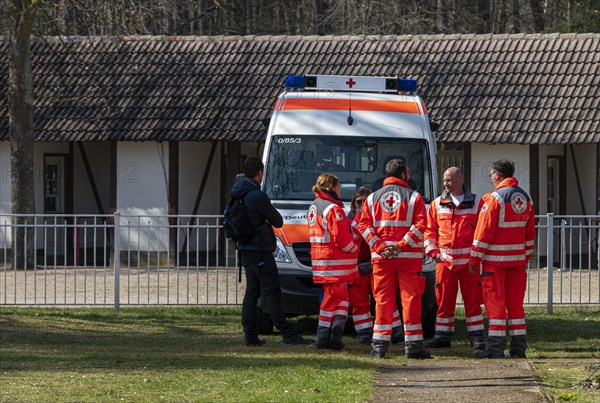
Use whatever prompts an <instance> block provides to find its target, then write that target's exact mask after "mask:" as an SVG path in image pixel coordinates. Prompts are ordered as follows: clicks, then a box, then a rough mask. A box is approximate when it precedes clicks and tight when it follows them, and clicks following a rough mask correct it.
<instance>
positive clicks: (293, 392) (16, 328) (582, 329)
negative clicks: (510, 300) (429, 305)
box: [0, 307, 600, 402]
mask: <svg viewBox="0 0 600 403" xmlns="http://www.w3.org/2000/svg"><path fill="white" fill-rule="evenodd" d="M240 312H241V311H240V309H239V308H237V307H233V308H231V307H228V308H222V307H221V308H219V307H207V308H205V307H197V308H173V307H166V308H154V307H148V308H146V307H144V308H123V309H121V310H120V311H119V312H118V313H115V312H114V311H112V310H111V309H108V308H64V309H61V308H0V342H1V345H0V374H1V376H0V400H2V401H53V402H54V401H107V400H109V401H159V400H167V401H293V402H296V401H367V400H369V399H371V396H372V387H373V381H372V380H373V376H374V375H375V374H376V372H377V370H378V366H379V365H380V363H381V361H380V360H376V359H372V358H370V357H369V356H368V352H369V347H367V346H361V345H359V344H358V343H357V342H356V341H355V340H353V339H351V336H347V337H346V338H345V339H346V340H345V342H346V345H347V348H346V350H345V351H343V352H341V353H339V352H331V351H317V350H316V349H315V348H314V347H312V346H311V347H300V346H282V345H281V337H280V336H279V335H277V334H275V335H270V336H265V339H266V340H267V342H268V344H267V345H266V346H264V347H244V346H243V345H242V330H241V325H240ZM527 314H528V332H529V344H530V349H529V350H528V357H529V358H530V359H532V360H533V361H534V363H535V362H539V363H540V364H539V365H538V364H535V365H536V371H537V372H538V374H539V375H540V376H541V377H542V379H543V380H544V382H546V383H548V384H553V385H555V386H571V385H572V384H573V383H575V381H576V379H578V380H579V381H581V380H583V379H584V378H585V377H586V376H588V375H589V374H590V373H591V371H592V370H593V365H592V364H590V360H587V362H583V360H578V359H579V358H588V359H589V358H593V356H596V357H599V356H600V307H559V308H556V310H555V314H554V315H552V316H548V315H546V314H544V308H542V307H530V308H528V310H527ZM294 323H295V324H296V326H297V327H298V328H300V329H301V330H302V331H303V332H304V333H305V335H306V336H310V337H314V336H313V335H314V333H315V329H316V318H312V317H311V318H296V319H294ZM348 327H350V326H348ZM471 357H472V349H471V348H470V347H469V346H468V345H467V342H466V337H465V334H464V318H461V319H459V320H457V334H456V337H455V341H454V344H453V348H452V349H450V350H444V352H443V353H438V354H437V358H436V359H438V360H448V359H463V358H471ZM553 358H565V359H567V360H566V361H565V362H566V363H567V364H568V365H569V368H567V369H568V370H566V371H565V372H564V373H563V372H561V371H562V370H563V369H565V365H562V364H560V363H558V364H557V363H556V360H550V361H551V362H550V363H547V362H545V360H546V359H553ZM389 360H392V361H403V360H404V358H403V356H402V347H401V345H399V346H393V347H392V349H391V351H390V354H389ZM578 361H582V362H581V365H579V366H577V364H576V363H577V362H578ZM573 362H575V364H573ZM597 362H598V361H596V363H597ZM557 365H558V367H557ZM577 371H579V372H577ZM561 374H562V375H561ZM593 381H594V379H591V382H588V383H587V384H586V386H585V387H583V388H582V387H578V389H577V390H575V389H572V388H571V389H568V390H567V389H566V388H565V389H561V388H554V389H552V388H550V389H549V390H550V391H551V392H552V393H553V394H554V396H555V397H556V398H557V399H558V398H562V399H563V400H565V399H566V400H577V401H595V400H594V399H600V393H598V389H597V388H594V387H593ZM596 385H597V382H596ZM569 393H570V394H571V395H569ZM586 399H590V400H586Z"/></svg>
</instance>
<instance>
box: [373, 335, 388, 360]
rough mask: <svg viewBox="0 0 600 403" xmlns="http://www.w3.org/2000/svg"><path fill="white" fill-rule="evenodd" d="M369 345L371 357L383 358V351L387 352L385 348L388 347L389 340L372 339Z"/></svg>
mask: <svg viewBox="0 0 600 403" xmlns="http://www.w3.org/2000/svg"><path fill="white" fill-rule="evenodd" d="M371 347H372V348H371V357H375V358H385V353H387V350H388V348H389V347H390V342H389V341H384V340H378V339H373V341H372V342H371Z"/></svg>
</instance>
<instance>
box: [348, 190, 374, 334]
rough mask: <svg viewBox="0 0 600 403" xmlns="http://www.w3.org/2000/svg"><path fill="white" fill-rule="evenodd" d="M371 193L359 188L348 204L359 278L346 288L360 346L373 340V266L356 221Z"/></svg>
mask: <svg viewBox="0 0 600 403" xmlns="http://www.w3.org/2000/svg"><path fill="white" fill-rule="evenodd" d="M369 194H371V191H370V190H369V189H367V188H366V187H360V188H358V189H357V190H356V193H354V197H353V198H352V201H351V202H350V212H349V213H348V218H349V219H350V220H351V222H350V225H351V226H352V229H353V230H354V232H355V234H354V238H355V239H356V240H357V242H358V243H359V245H360V247H359V252H358V271H359V274H360V276H359V277H357V278H355V279H354V280H352V282H351V283H350V284H349V287H348V294H349V297H350V306H351V307H352V320H353V321H354V329H355V330H356V338H357V339H358V342H359V343H360V344H369V343H371V340H372V338H373V318H372V317H371V293H372V290H371V281H372V276H371V273H372V272H373V266H372V265H371V249H370V248H369V245H368V244H367V243H366V242H365V241H364V240H363V239H362V237H361V236H360V233H359V232H358V220H359V219H360V213H361V209H362V206H363V203H364V201H365V200H366V198H367V196H369Z"/></svg>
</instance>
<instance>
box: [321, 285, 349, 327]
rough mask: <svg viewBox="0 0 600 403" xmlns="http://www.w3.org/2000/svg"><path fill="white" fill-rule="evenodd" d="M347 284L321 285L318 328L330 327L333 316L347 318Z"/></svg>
mask: <svg viewBox="0 0 600 403" xmlns="http://www.w3.org/2000/svg"><path fill="white" fill-rule="evenodd" d="M349 305H350V304H349V302H348V283H346V282H339V283H323V301H321V308H320V311H319V326H324V327H331V322H332V321H333V317H334V316H338V315H339V316H344V317H347V316H348V306H349Z"/></svg>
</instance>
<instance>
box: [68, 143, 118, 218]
mask: <svg viewBox="0 0 600 403" xmlns="http://www.w3.org/2000/svg"><path fill="white" fill-rule="evenodd" d="M84 148H85V153H86V155H87V158H88V161H89V164H90V168H91V170H92V175H93V180H94V181H95V184H96V187H97V190H98V193H99V195H100V200H101V202H102V208H103V209H104V214H110V213H111V211H110V143H108V142H93V143H84ZM73 154H74V155H73V181H74V183H73V188H74V189H75V190H74V192H75V195H74V200H73V210H74V211H75V212H76V213H77V214H100V210H99V209H98V206H97V205H96V199H95V198H94V193H93V190H92V184H91V181H90V178H89V177H88V174H87V171H86V169H85V165H84V163H83V159H82V156H81V153H80V152H79V147H77V146H75V147H74V152H73Z"/></svg>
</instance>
